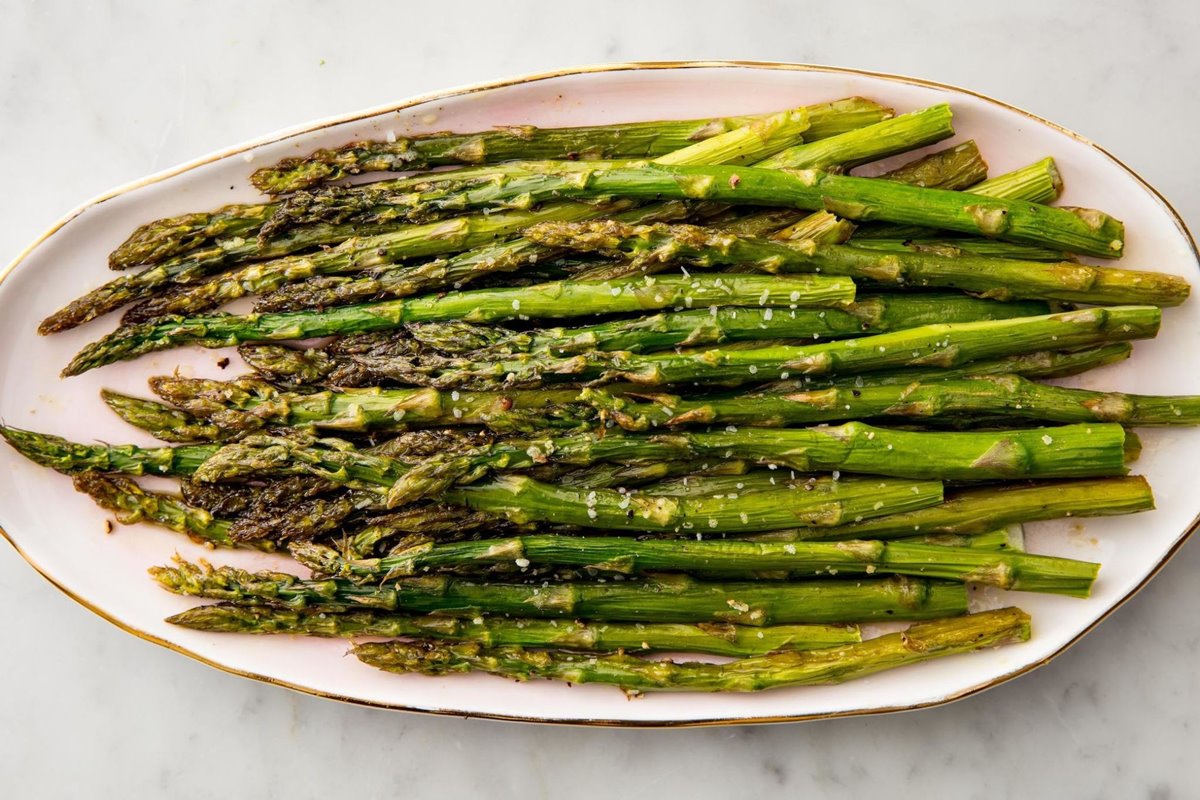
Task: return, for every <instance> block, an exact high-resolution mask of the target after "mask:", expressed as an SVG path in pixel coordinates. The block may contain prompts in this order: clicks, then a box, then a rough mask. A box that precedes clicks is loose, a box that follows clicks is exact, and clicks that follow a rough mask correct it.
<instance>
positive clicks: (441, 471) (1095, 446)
mask: <svg viewBox="0 0 1200 800" xmlns="http://www.w3.org/2000/svg"><path fill="white" fill-rule="evenodd" d="M1125 448H1126V436H1125V431H1124V429H1123V428H1122V427H1121V426H1120V425H1115V424H1111V423H1096V424H1082V425H1068V426H1063V427H1059V428H1032V429H1025V430H1016V431H969V432H959V431H955V432H949V433H943V432H916V431H899V430H889V429H883V428H874V427H872V426H870V425H866V424H864V423H860V422H848V423H845V424H843V425H840V426H838V427H819V428H803V429H788V430H766V429H761V428H742V429H732V430H724V431H709V432H695V433H692V432H689V433H682V432H675V433H671V434H659V435H655V436H638V435H631V434H626V435H619V434H615V433H613V432H611V431H610V432H608V433H607V434H606V435H604V436H598V435H595V434H570V435H566V436H560V437H557V438H553V439H542V440H525V441H520V440H517V441H512V442H503V443H498V444H495V445H492V446H490V447H485V448H479V449H478V450H476V451H475V452H469V453H465V454H461V455H448V456H444V457H436V456H435V457H433V458H429V459H426V460H425V461H424V462H422V463H420V464H417V465H415V466H411V467H410V466H409V465H406V464H404V463H402V462H398V461H396V460H394V459H389V458H384V457H380V456H372V455H369V454H364V453H360V452H357V451H354V450H350V449H343V448H332V447H325V446H316V445H306V444H305V443H301V442H298V441H296V440H294V439H282V438H279V437H269V436H251V437H247V438H246V439H245V440H243V441H242V442H238V443H234V444H229V445H225V446H223V447H222V448H221V449H220V450H218V451H217V452H216V453H214V454H213V455H212V456H211V457H210V458H209V459H208V460H206V461H205V462H204V463H203V464H202V465H201V466H200V467H199V468H198V469H197V470H196V473H195V475H196V479H197V480H201V481H207V482H225V481H237V480H243V479H245V478H247V477H251V476H254V477H261V476H264V475H270V476H281V475H294V474H303V475H312V476H314V477H320V478H325V479H327V480H331V481H334V482H337V483H346V484H348V485H354V486H364V487H371V486H376V487H383V488H386V489H388V490H389V492H388V493H389V504H390V505H399V504H401V503H403V502H408V501H411V500H413V499H417V498H420V497H424V496H429V495H432V494H438V493H440V492H442V491H443V490H444V489H446V487H448V486H451V485H453V484H454V483H458V482H462V481H467V482H469V481H471V480H473V479H474V478H475V477H476V476H479V475H481V474H483V473H486V472H487V471H488V470H492V469H499V470H506V471H512V470H520V469H526V468H528V467H530V466H532V465H534V464H537V463H545V462H551V461H553V462H558V463H567V464H581V465H582V464H590V463H594V462H597V461H617V462H621V461H635V460H647V461H662V460H669V459H672V458H689V459H695V458H705V457H710V458H711V457H716V458H721V457H723V458H736V459H744V460H747V461H751V462H757V463H764V464H776V465H780V466H785V467H790V468H792V469H796V470H801V471H812V472H820V471H829V470H841V471H846V472H861V473H869V474H876V475H887V476H891V477H896V478H911V479H918V480H920V479H933V480H987V479H1017V478H1066V477H1092V476H1103V475H1120V474H1123V473H1124V472H1125V467H1124V464H1125V460H1126V449H1125ZM461 488H462V491H468V487H461ZM914 494H915V493H914ZM444 496H445V497H446V499H447V500H449V501H450V502H458V501H457V500H456V499H455V498H457V497H459V496H460V495H459V494H446V495H444ZM656 502H657V501H656ZM518 505H520V503H518ZM628 507H629V505H628V503H627V504H626V505H625V506H623V507H622V508H623V509H624V508H628ZM589 516H592V515H589ZM582 524H587V523H586V522H585V523H582ZM830 524H836V523H830Z"/></svg>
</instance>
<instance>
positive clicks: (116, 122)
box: [0, 0, 1200, 800]
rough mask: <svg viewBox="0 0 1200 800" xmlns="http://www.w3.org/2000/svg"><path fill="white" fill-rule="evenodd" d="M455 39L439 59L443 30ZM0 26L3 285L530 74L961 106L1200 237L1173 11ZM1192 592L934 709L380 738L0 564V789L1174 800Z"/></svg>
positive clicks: (558, 15)
mask: <svg viewBox="0 0 1200 800" xmlns="http://www.w3.org/2000/svg"><path fill="white" fill-rule="evenodd" d="M441 15H450V18H451V20H452V21H453V23H454V28H453V30H452V32H447V33H445V34H439V33H437V31H439V30H443V29H444V28H443V26H444V23H445V21H446V19H445V17H443V16H441ZM0 19H3V20H4V21H5V24H4V25H3V26H0V175H4V176H5V186H6V191H4V192H3V193H0V219H3V221H4V223H3V225H0V257H3V258H4V259H7V258H8V257H10V256H11V255H14V254H15V253H16V252H18V251H19V250H20V249H21V248H22V247H23V246H24V245H25V244H27V243H28V242H29V241H31V240H32V239H33V238H34V237H35V236H37V235H38V234H39V233H40V232H41V231H42V230H43V229H44V228H46V227H47V226H48V225H50V224H51V223H52V222H53V221H54V220H56V219H57V218H58V217H59V215H61V214H62V213H63V212H64V211H66V210H67V209H68V208H70V207H72V206H74V205H75V204H76V203H77V202H79V201H81V200H83V199H84V198H87V197H89V196H91V195H94V194H97V193H98V192H100V191H102V190H105V189H107V188H109V187H111V186H114V185H117V184H120V183H124V182H126V181H129V180H132V179H134V178H137V177H140V176H142V175H144V174H146V173H149V172H153V171H156V170H159V169H162V168H164V167H167V166H170V165H172V164H174V163H177V162H180V161H183V160H186V159H190V158H193V157H195V156H198V155H201V154H204V153H206V152H208V151H211V150H214V149H216V148H218V147H222V146H224V145H227V144H231V143H233V142H237V141H240V140H242V139H246V138H249V137H252V136H257V135H259V134H262V133H265V132H268V131H271V130H273V129H276V128H280V127H284V126H288V125H292V124H296V123H300V122H303V121H305V120H308V119H310V118H314V117H321V116H329V115H332V114H338V113H343V112H349V111H353V110H355V109H358V108H361V107H367V106H372V105H377V104H380V103H384V102H388V101H391V100H396V99H400V98H403V97H405V96H407V95H411V94H415V93H420V92H425V91H431V90H435V89H439V88H442V87H446V86H452V85H457V84H463V83H470V82H476V81H482V80H490V79H493V78H497V77H501V76H505V75H512V74H519V73H522V72H530V71H541V70H547V69H554V68H558V67H566V66H570V65H575V64H586V63H599V62H605V61H631V60H677V59H689V58H694V59H715V58H743V59H755V60H778V61H801V62H810V63H823V64H837V65H844V66H850V67H858V68H863V69H869V70H879V71H887V72H896V73H901V74H910V75H915V76H920V77H924V78H929V79H933V80H938V81H944V82H948V83H953V84H958V85H961V86H967V87H970V88H972V89H975V90H977V91H980V92H983V93H986V94H990V95H992V96H995V97H998V98H1001V99H1003V100H1006V101H1008V102H1011V103H1013V104H1016V105H1018V106H1021V107H1024V108H1027V109H1029V110H1031V111H1033V112H1035V113H1038V114H1041V115H1044V116H1047V117H1049V118H1051V119H1053V120H1055V121H1057V122H1060V123H1062V124H1064V125H1066V126H1068V127H1071V128H1073V129H1075V130H1077V131H1079V132H1081V133H1082V134H1084V135H1085V136H1088V137H1090V138H1093V139H1095V140H1096V141H1099V142H1100V143H1102V144H1103V145H1104V146H1105V147H1106V148H1107V149H1109V150H1110V151H1111V152H1113V153H1114V154H1116V155H1117V156H1118V157H1119V158H1121V159H1122V160H1124V161H1125V162H1126V163H1128V164H1129V165H1130V166H1131V167H1132V168H1133V169H1135V170H1137V171H1139V172H1140V173H1141V174H1142V175H1143V176H1144V177H1145V178H1146V179H1147V180H1149V181H1150V182H1151V183H1152V184H1153V185H1155V186H1156V187H1157V188H1158V189H1159V190H1161V191H1162V192H1163V193H1164V194H1165V195H1166V196H1167V197H1168V198H1169V199H1170V200H1171V202H1172V203H1173V204H1174V205H1175V206H1176V208H1177V209H1178V210H1179V212H1180V213H1181V214H1182V215H1183V217H1184V218H1185V219H1186V220H1187V221H1188V222H1189V223H1190V224H1191V225H1192V226H1193V228H1196V227H1198V226H1200V189H1198V188H1197V184H1196V177H1197V175H1200V149H1198V148H1197V147H1196V143H1195V131H1196V129H1197V127H1198V126H1200V110H1198V107H1197V105H1196V104H1195V103H1194V101H1193V100H1192V98H1191V96H1190V93H1191V92H1193V91H1194V87H1196V86H1197V85H1198V84H1200V50H1197V49H1196V48H1195V42H1196V41H1200V15H1197V14H1196V13H1195V9H1194V7H1193V6H1192V3H1191V2H1190V0H1171V1H1170V2H1162V3H1148V2H1140V3H1120V2H1109V1H1108V0H1098V1H1097V2H1092V3H1086V4H1085V3H1081V2H1071V1H1070V0H1064V1H1062V2H1056V1H1055V0H1043V1H1042V2H1039V3H1036V4H1024V3H1016V4H1000V5H997V6H986V7H982V6H979V7H977V6H971V5H968V6H963V7H962V8H959V9H956V10H955V11H954V12H953V13H952V14H947V13H946V10H945V6H943V5H942V4H939V3H935V2H919V3H908V4H899V3H886V2H879V3H874V2H859V3H856V4H853V5H852V6H843V7H840V8H839V10H838V12H837V13H836V14H829V13H819V12H818V11H817V10H816V8H815V7H814V6H812V5H811V4H799V3H796V4H788V3H781V2H767V1H766V0H763V1H762V2H758V1H757V0H756V1H755V2H747V3H744V4H732V3H727V2H726V3H717V2H709V1H708V0H682V1H678V2H677V1H676V0H669V1H665V2H658V3H645V2H641V3H635V2H626V0H610V2H608V3H603V4H600V3H586V4H585V3H583V2H577V0H560V2H558V3H555V4H546V3H537V2H532V0H509V2H506V3H482V2H473V1H471V0H460V2H458V3H455V4H453V5H452V6H450V5H440V6H439V5H432V6H431V5H428V4H425V5H423V6H419V7H418V6H414V5H409V4H395V5H389V4H384V3H379V4H370V5H365V6H364V5H361V4H359V5H355V6H353V7H350V6H345V5H342V6H335V5H334V4H331V3H323V2H317V1H316V0H288V1H286V2H285V1H284V0H279V1H278V2H259V3H234V2H227V1H226V0H206V2H192V1H191V0H188V1H187V2H175V3H161V4H151V3H137V2H121V1H120V0H109V2H96V3H76V2H72V1H71V0H54V1H53V2H34V0H0ZM917 20H919V25H918V24H916V23H915V21H917ZM384 31H386V32H388V33H389V34H390V35H389V36H387V37H385V36H384V35H382V34H383V32H384ZM18 192H19V195H18V194H17V193H18ZM18 197H19V199H18ZM0 390H2V389H0ZM1198 572H1200V547H1198V546H1197V545H1195V544H1192V545H1190V546H1188V547H1186V548H1185V549H1184V550H1183V551H1182V552H1181V553H1180V554H1179V555H1178V556H1177V557H1176V558H1175V559H1174V560H1173V561H1172V562H1171V563H1170V564H1169V565H1168V566H1167V567H1166V568H1165V569H1164V570H1163V572H1162V573H1161V574H1160V575H1159V576H1158V578H1156V579H1155V580H1154V581H1153V582H1152V583H1151V585H1150V586H1149V587H1148V588H1147V589H1146V590H1145V591H1143V592H1142V593H1141V594H1140V595H1139V596H1138V597H1136V598H1135V599H1134V600H1133V601H1132V602H1131V603H1129V604H1128V605H1127V606H1126V607H1125V608H1123V609H1121V610H1119V611H1118V612H1117V613H1116V614H1115V615H1114V616H1113V617H1112V618H1111V619H1110V620H1109V621H1107V622H1105V623H1104V624H1103V625H1101V626H1100V627H1099V628H1098V629H1097V630H1096V631H1095V632H1094V633H1092V634H1091V635H1090V636H1088V637H1087V638H1086V639H1085V640H1084V641H1082V642H1081V643H1080V644H1078V645H1077V646H1075V647H1074V648H1072V649H1071V650H1070V651H1069V652H1067V653H1066V654H1065V655H1063V656H1061V657H1060V658H1059V659H1057V660H1056V661H1055V662H1054V663H1053V664H1051V665H1049V666H1047V667H1045V668H1042V669H1040V670H1038V671H1036V672H1035V673H1033V674H1031V675H1029V676H1026V677H1024V678H1022V679H1020V680H1017V681H1014V682H1012V683H1009V684H1007V685H1005V686H1002V687H1000V688H998V689H995V690H993V691H990V692H987V693H985V694H983V695H981V696H978V697H975V698H972V699H970V700H966V701H963V702H959V703H956V704H953V705H951V706H948V707H944V708H938V709H932V710H927V711H921V712H916V713H909V714H901V715H893V716H888V717H876V718H860V719H846V720H836V721H830V722H822V723H807V724H798V725H780V726H774V727H757V728H754V727H729V728H713V729H695V730H681V731H633V730H601V729H567V728H551V727H539V726H529V725H516V724H505V723H496V722H484V721H463V720H458V719H448V718H435V717H422V716H416V715H406V714H397V713H390V712H383V711H373V710H368V709H363V708H357V707H351V706H346V705H340V704H337V703H334V702H331V701H327V700H320V699H315V698H311V697H306V696H302V695H299V694H296V693H293V692H290V691H287V690H284V689H279V688H275V687H271V686H266V685H262V684H258V683H253V682H250V681H246V680H243V679H240V678H236V677H232V676H229V675H225V674H223V673H220V672H217V671H216V670H213V669H210V668H208V667H205V666H203V665H201V664H199V663H196V662H193V661H191V660H189V659H186V658H182V657H179V656H177V655H175V654H173V653H170V652H168V651H166V650H163V649H161V648H158V647H155V646H153V645H151V644H148V643H145V642H142V641H139V640H137V639H135V638H133V637H131V636H127V635H125V634H122V633H121V632H119V631H118V630H117V629H116V628H114V627H112V626H111V625H109V624H108V623H106V622H104V621H102V620H101V619H100V618H98V617H95V616H93V615H91V614H89V613H87V612H86V611H85V610H84V609H83V608H81V607H80V606H78V605H76V604H75V603H73V602H72V601H71V600H69V599H68V598H66V597H65V596H63V595H62V594H60V593H59V592H57V591H55V589H54V588H53V587H52V586H51V585H50V584H49V583H47V582H45V581H44V580H42V579H41V578H40V577H39V576H38V575H37V574H36V573H35V572H34V571H33V570H32V569H30V568H29V567H28V566H27V565H26V564H25V563H23V562H22V560H21V559H20V558H19V557H18V556H17V554H16V553H15V552H13V551H12V549H11V548H8V547H3V546H0V583H2V584H3V585H4V586H5V588H6V593H7V598H8V603H7V606H8V608H9V609H19V613H18V614H13V613H10V614H9V615H8V619H7V623H6V624H7V628H6V630H7V634H6V642H7V645H6V646H5V647H4V648H3V649H0V677H2V678H3V685H4V687H5V688H4V690H3V691H2V692H0V731H3V732H2V733H0V776H2V777H0V786H3V787H4V794H5V795H6V796H9V797H14V798H18V797H34V796H36V797H73V796H76V795H77V794H78V793H79V792H81V791H86V792H87V793H88V794H89V795H90V796H92V797H118V796H130V795H135V796H140V795H142V794H158V795H161V796H170V797H175V798H190V797H203V796H210V795H211V793H212V792H213V791H214V790H216V791H222V792H223V793H224V794H227V795H228V794H230V793H231V792H232V794H233V796H251V795H254V796H260V797H269V796H284V795H286V796H289V797H309V796H318V795H321V796H328V795H329V792H331V791H339V792H341V793H343V794H344V795H346V796H353V797H357V798H365V797H382V796H386V795H394V794H403V795H404V796H406V797H410V798H413V799H414V800H417V799H418V798H422V797H433V796H440V797H464V796H474V795H482V794H485V793H486V794H487V795H488V796H489V797H495V798H506V797H517V796H520V797H522V798H531V799H532V798H541V797H549V796H551V795H554V794H561V793H565V792H568V791H569V792H570V793H571V794H572V796H575V797H579V798H586V797H593V796H597V797H598V796H602V795H603V796H611V795H612V794H613V793H614V792H618V791H619V792H620V793H621V794H622V795H625V796H630V797H641V796H662V795H668V796H669V795H670V794H672V793H674V794H678V795H684V794H686V795H693V796H698V797H717V796H732V797H736V796H748V795H759V796H763V795H766V794H769V793H776V792H778V793H784V792H786V793H788V794H794V793H798V792H805V791H808V792H816V793H817V795H816V796H820V797H860V796H864V795H866V794H867V793H868V792H893V793H894V792H895V791H896V790H897V789H898V788H901V787H903V788H904V789H907V790H910V791H920V792H921V793H922V794H923V795H924V796H927V797H942V796H947V797H949V796H954V797H958V798H969V797H989V798H998V797H1009V796H1012V797H1029V796H1043V795H1051V794H1053V795H1058V796H1070V797H1114V798H1126V797H1135V796H1137V797H1151V798H1167V797H1171V796H1181V797H1184V796H1190V795H1193V794H1194V792H1195V783H1196V778H1197V777H1198V776H1200V769H1198V767H1197V765H1198V764H1200V761H1198V760H1197V759H1196V757H1195V753H1196V751H1197V749H1198V746H1200V727H1196V726H1193V714H1195V713H1196V712H1197V711H1198V710H1200V670H1197V669H1196V659H1197V654H1198V653H1197V651H1198V648H1200V614H1197V613H1195V609H1196V608H1197V603H1198V602H1200V596H1198V590H1197V584H1196V581H1195V580H1194V577H1193V576H1194V575H1195V574H1197V573H1198ZM318 753H320V755H319V756H318V755H317V754H318ZM610 782H619V783H618V784H617V785H615V786H609V785H608V784H609V783H610Z"/></svg>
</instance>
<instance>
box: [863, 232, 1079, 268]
mask: <svg viewBox="0 0 1200 800" xmlns="http://www.w3.org/2000/svg"><path fill="white" fill-rule="evenodd" d="M848 244H849V246H851V247H858V248H861V249H863V250H875V251H883V252H889V253H933V254H934V255H942V256H947V257H950V258H958V257H960V256H962V255H963V254H967V255H973V256H986V257H988V258H1011V259H1017V260H1022V261H1045V262H1048V263H1062V262H1064V261H1068V260H1069V259H1068V258H1067V254H1066V253H1064V252H1063V251H1061V250H1048V249H1046V248H1044V247H1034V246H1033V245H1028V244H1016V243H1014V242H1000V241H997V240H995V239H979V238H975V237H966V236H964V237H961V238H958V239H915V240H914V239H851V240H850V241H849V242H848Z"/></svg>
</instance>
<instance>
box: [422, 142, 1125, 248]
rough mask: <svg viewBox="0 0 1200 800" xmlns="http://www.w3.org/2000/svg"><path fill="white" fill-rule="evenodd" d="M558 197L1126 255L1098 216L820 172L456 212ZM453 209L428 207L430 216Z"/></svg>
mask: <svg viewBox="0 0 1200 800" xmlns="http://www.w3.org/2000/svg"><path fill="white" fill-rule="evenodd" d="M551 197H571V198H589V197H590V198H596V197H624V198H629V199H634V200H637V199H651V200H658V199H663V198H668V199H669V198H674V199H692V200H713V201H717V202H722V203H732V204H746V205H766V206H784V207H790V208H806V209H810V210H820V209H824V210H826V211H830V212H832V213H835V214H837V215H838V216H841V217H846V218H849V219H854V220H873V219H880V220H885V221H888V222H899V223H906V224H915V225H923V226H928V227H933V228H941V229H945V230H951V231H957V232H960V233H968V234H973V235H982V236H987V237H990V238H998V239H1004V240H1008V241H1015V242H1023V243H1026V244H1033V245H1039V246H1045V247H1052V248H1055V249H1061V250H1068V251H1071V252H1079V253H1084V254H1087V255H1094V256H1100V257H1103V258H1115V257H1118V256H1119V255H1120V254H1121V250H1122V248H1123V247H1124V228H1123V226H1122V224H1121V223H1120V222H1119V221H1117V220H1115V219H1113V218H1112V217H1110V216H1108V215H1106V214H1104V213H1103V212H1100V211H1096V210H1093V209H1072V210H1066V209H1060V208H1053V207H1048V206H1043V205H1039V204H1036V203H1030V202H1028V201H1022V200H1012V199H1002V198H994V197H992V198H986V197H985V198H982V199H981V197H980V196H978V195H972V194H967V193H964V192H953V191H948V190H944V189H925V188H921V187H917V186H909V185H906V184H903V183H899V182H895V181H880V180H875V179H871V178H854V177H848V176H844V175H834V174H830V173H828V172H823V171H821V170H795V171H791V170H788V171H785V170H771V169H764V168H761V167H738V166H721V165H711V166H710V165H704V166H695V165H687V166H667V165H661V164H648V165H646V166H644V167H617V168H614V169H607V170H606V169H597V170H596V171H594V172H592V173H590V174H586V175H584V174H578V173H577V174H575V175H572V176H571V178H570V179H569V180H568V179H564V178H562V177H559V176H556V175H553V174H546V175H539V176H532V177H529V178H517V179H514V180H512V181H509V182H507V183H506V184H505V185H504V186H496V185H494V184H492V185H489V186H481V187H478V188H474V189H468V190H465V191H463V192H461V193H459V194H456V195H455V196H454V200H453V202H454V207H455V208H462V207H467V208H486V207H501V206H503V205H505V204H506V203H510V202H512V201H513V200H515V199H517V198H520V199H521V201H522V202H525V201H527V200H528V201H533V202H537V201H539V200H542V199H548V198H551ZM444 206H446V201H444V200H443V199H441V198H438V197H430V198H428V202H427V203H426V204H425V207H427V208H428V209H430V210H432V211H436V210H438V209H439V208H442V207H444Z"/></svg>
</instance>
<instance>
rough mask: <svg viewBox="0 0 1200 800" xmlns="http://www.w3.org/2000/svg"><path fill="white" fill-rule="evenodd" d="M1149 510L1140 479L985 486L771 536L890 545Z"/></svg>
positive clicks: (1149, 502)
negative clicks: (915, 506)
mask: <svg viewBox="0 0 1200 800" xmlns="http://www.w3.org/2000/svg"><path fill="white" fill-rule="evenodd" d="M1153 508H1154V495H1153V494H1152V493H1151V491H1150V485H1149V484H1148V483H1147V482H1146V479H1145V478H1143V477H1141V476H1135V477H1128V478H1103V479H1093V480H1074V481H1055V482H1052V483H1041V484H1034V485H1003V486H989V487H984V488H978V489H955V490H953V491H950V492H947V494H946V500H945V501H944V502H943V503H941V504H940V505H936V506H930V507H928V508H925V509H919V510H917V511H911V512H904V513H902V514H892V515H889V516H885V517H878V518H876V519H873V520H864V521H862V522H858V523H852V524H850V525H844V526H842V527H840V528H835V529H832V530H831V529H829V528H822V529H816V528H807V529H796V530H794V531H789V532H777V533H773V534H770V535H769V537H767V538H769V539H771V540H773V541H780V540H793V541H801V540H812V539H820V540H838V541H844V540H847V539H895V538H900V537H906V536H913V535H918V534H920V535H926V534H961V535H974V534H979V533H986V532H988V531H991V530H995V529H997V528H1001V527H1004V526H1006V525H1014V524H1018V523H1025V522H1038V521H1041V520H1048V519H1061V518H1064V517H1080V518H1082V517H1106V516H1118V515H1122V514H1133V513H1136V512H1139V511H1149V510H1150V509H1153Z"/></svg>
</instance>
